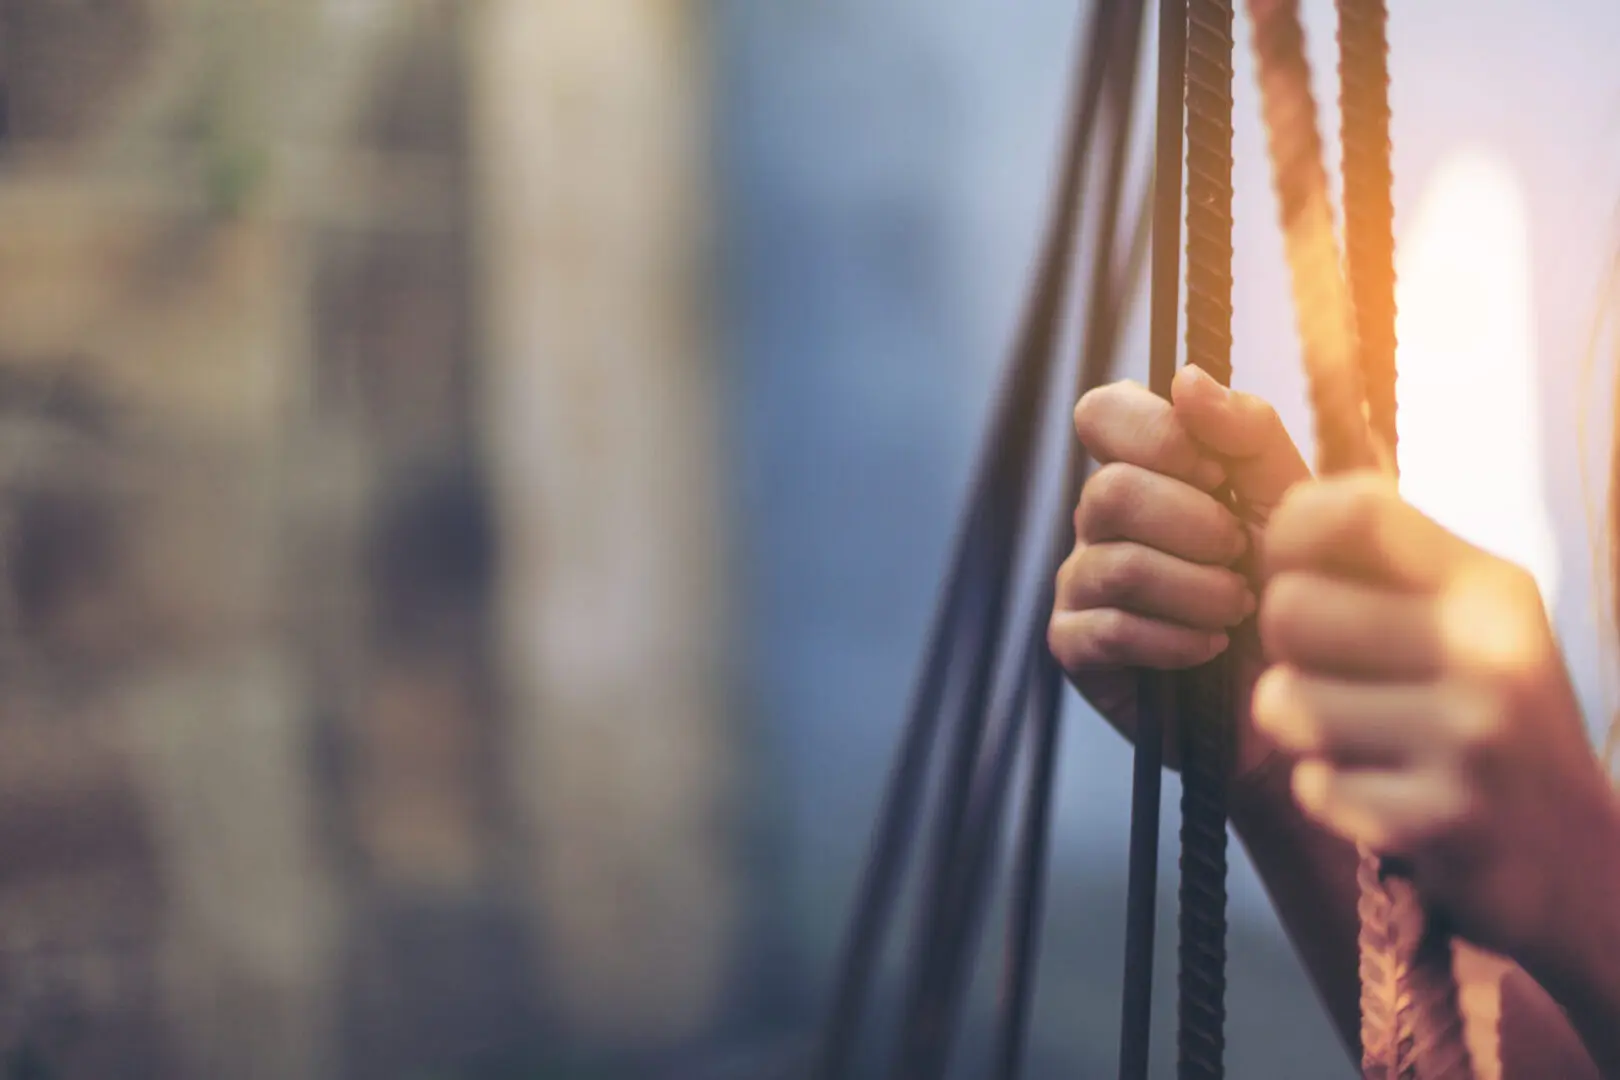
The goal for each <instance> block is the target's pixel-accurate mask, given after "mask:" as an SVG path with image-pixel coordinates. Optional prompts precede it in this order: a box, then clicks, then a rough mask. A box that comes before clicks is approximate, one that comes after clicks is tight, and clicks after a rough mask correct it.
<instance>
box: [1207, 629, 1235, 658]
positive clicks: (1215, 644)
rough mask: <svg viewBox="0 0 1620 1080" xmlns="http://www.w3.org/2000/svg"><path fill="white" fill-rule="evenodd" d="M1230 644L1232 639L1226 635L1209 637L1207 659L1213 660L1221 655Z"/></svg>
mask: <svg viewBox="0 0 1620 1080" xmlns="http://www.w3.org/2000/svg"><path fill="white" fill-rule="evenodd" d="M1231 643H1232V639H1231V638H1230V637H1229V636H1228V635H1226V634H1211V635H1209V658H1210V659H1211V660H1213V659H1215V658H1216V657H1217V656H1219V655H1221V653H1223V652H1225V651H1226V647H1227V646H1228V645H1230V644H1231Z"/></svg>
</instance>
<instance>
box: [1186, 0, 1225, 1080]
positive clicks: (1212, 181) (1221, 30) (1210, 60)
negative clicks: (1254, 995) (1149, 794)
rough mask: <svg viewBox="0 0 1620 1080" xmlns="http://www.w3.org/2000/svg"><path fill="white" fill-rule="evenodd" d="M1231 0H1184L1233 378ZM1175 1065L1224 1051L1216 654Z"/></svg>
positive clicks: (1197, 345)
mask: <svg viewBox="0 0 1620 1080" xmlns="http://www.w3.org/2000/svg"><path fill="white" fill-rule="evenodd" d="M1232 23H1233V8H1232V0H1189V3H1188V6H1187V331H1186V340H1187V362H1188V363H1190V364H1196V365H1198V366H1199V367H1201V368H1203V369H1204V370H1205V371H1207V372H1208V373H1209V374H1210V375H1212V376H1213V377H1214V378H1215V379H1217V380H1218V381H1219V382H1221V383H1222V384H1229V383H1230V382H1231V380H1232V49H1233V41H1232ZM1182 687H1183V689H1182V691H1181V693H1180V695H1179V696H1180V699H1181V702H1182V706H1183V712H1182V716H1181V721H1180V723H1181V727H1180V736H1181V914H1180V938H1181V940H1180V950H1179V961H1180V971H1179V986H1178V989H1179V994H1178V1008H1179V1024H1178V1026H1177V1047H1176V1050H1177V1073H1178V1075H1179V1076H1180V1077H1182V1080H1218V1078H1219V1077H1221V1076H1222V1075H1223V1072H1224V1060H1225V1051H1226V873H1227V866H1226V843H1227V841H1226V784H1227V778H1228V776H1229V775H1230V771H1231V755H1232V718H1233V710H1232V691H1231V680H1230V672H1229V670H1228V663H1227V659H1226V658H1225V657H1221V658H1219V659H1217V660H1215V661H1214V662H1213V663H1210V664H1206V665H1204V666H1203V667H1200V668H1197V669H1194V670H1193V671H1190V672H1187V673H1185V674H1184V675H1183V676H1182Z"/></svg>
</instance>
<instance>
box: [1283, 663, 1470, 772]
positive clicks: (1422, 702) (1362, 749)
mask: <svg viewBox="0 0 1620 1080" xmlns="http://www.w3.org/2000/svg"><path fill="white" fill-rule="evenodd" d="M1442 696H1443V695H1441V694H1439V693H1437V692H1436V691H1435V689H1434V687H1433V685H1432V684H1427V683H1419V684H1394V685H1389V684H1382V683H1380V684H1369V683H1352V682H1343V681H1340V680H1336V679H1324V678H1317V677H1313V676H1310V675H1305V674H1302V673H1301V672H1300V671H1299V670H1298V669H1296V668H1292V667H1288V666H1286V665H1277V666H1275V667H1272V668H1269V669H1268V670H1267V671H1266V672H1265V674H1263V675H1261V676H1260V678H1259V679H1258V680H1257V681H1256V682H1255V685H1254V698H1253V700H1252V704H1251V710H1252V712H1253V715H1254V722H1255V725H1256V727H1258V728H1259V729H1260V730H1261V731H1263V732H1265V734H1266V735H1268V736H1269V737H1270V738H1271V739H1272V741H1274V742H1275V743H1276V744H1277V745H1278V747H1280V748H1281V749H1283V750H1284V751H1286V752H1287V753H1290V754H1293V755H1296V756H1299V757H1312V758H1319V759H1321V760H1323V761H1326V762H1328V763H1329V764H1331V765H1333V766H1334V767H1335V768H1340V769H1367V768H1386V769H1387V768H1401V767H1411V766H1414V765H1415V764H1417V763H1420V762H1422V761H1425V760H1434V759H1439V758H1442V757H1443V756H1445V754H1446V752H1447V750H1448V749H1450V748H1451V747H1453V745H1454V743H1455V740H1454V739H1453V738H1452V731H1453V729H1452V726H1451V724H1450V722H1449V716H1448V714H1449V711H1450V710H1449V706H1448V705H1447V704H1446V703H1445V702H1444V701H1443V700H1441V697H1442Z"/></svg>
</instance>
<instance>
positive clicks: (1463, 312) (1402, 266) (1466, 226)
mask: <svg viewBox="0 0 1620 1080" xmlns="http://www.w3.org/2000/svg"><path fill="white" fill-rule="evenodd" d="M1398 269H1399V274H1400V285H1399V288H1398V300H1399V304H1400V315H1399V321H1398V324H1397V329H1398V333H1399V336H1400V348H1399V352H1398V354H1397V363H1398V366H1399V374H1400V383H1399V402H1400V410H1401V417H1400V427H1401V447H1400V449H1401V455H1400V456H1401V466H1402V483H1401V488H1402V491H1403V492H1404V493H1405V495H1406V497H1407V498H1408V499H1410V500H1411V501H1412V502H1413V503H1414V504H1415V505H1417V506H1418V507H1419V508H1420V509H1422V510H1423V511H1425V512H1426V513H1428V514H1430V515H1432V516H1433V517H1434V518H1436V519H1437V520H1438V521H1440V522H1441V524H1443V525H1445V526H1446V527H1448V528H1450V529H1451V530H1452V531H1454V532H1456V533H1458V534H1459V535H1461V536H1463V537H1465V538H1466V539H1468V540H1469V541H1471V542H1473V543H1475V544H1477V545H1479V546H1480V547H1482V548H1485V549H1487V550H1489V551H1491V552H1493V553H1495V554H1497V555H1500V556H1502V557H1503V558H1507V559H1510V560H1512V561H1514V562H1516V563H1518V564H1519V565H1521V566H1523V567H1525V568H1526V569H1528V570H1529V571H1530V572H1531V573H1532V574H1534V575H1535V577H1536V580H1537V582H1538V583H1539V584H1540V586H1541V591H1542V596H1543V598H1544V599H1545V600H1546V601H1547V602H1548V603H1551V601H1552V598H1553V595H1554V593H1555V591H1556V589H1557V584H1558V554H1557V546H1556V543H1555V540H1554V536H1553V532H1552V528H1551V524H1550V522H1549V518H1548V514H1547V507H1546V499H1545V492H1544V490H1543V484H1542V471H1541V467H1542V452H1541V451H1542V442H1541V424H1540V415H1539V407H1540V393H1539V387H1538V385H1537V373H1536V348H1535V328H1534V319H1533V315H1532V302H1533V295H1532V291H1531V265H1530V223H1529V214H1528V211H1527V209H1526V206H1525V196H1524V189H1523V185H1522V184H1521V183H1520V182H1519V180H1518V178H1517V177H1516V176H1515V175H1514V173H1513V171H1512V170H1511V169H1510V168H1509V167H1508V165H1507V164H1506V163H1505V162H1503V161H1502V160H1501V159H1499V158H1497V157H1494V156H1491V155H1489V154H1485V153H1479V152H1466V153H1460V154H1457V155H1456V156H1454V157H1452V158H1451V159H1449V160H1448V161H1446V162H1445V163H1444V164H1443V165H1442V166H1441V167H1440V169H1439V170H1438V171H1437V172H1436V174H1435V175H1434V177H1433V179H1432V180H1431V181H1430V182H1429V185H1428V190H1427V192H1426V193H1425V195H1424V198H1423V200H1422V202H1421V203H1420V205H1419V207H1418V210H1417V213H1416V214H1415V216H1414V218H1413V220H1412V225H1411V227H1410V228H1408V229H1405V230H1403V233H1402V237H1401V245H1400V259H1399V265H1398Z"/></svg>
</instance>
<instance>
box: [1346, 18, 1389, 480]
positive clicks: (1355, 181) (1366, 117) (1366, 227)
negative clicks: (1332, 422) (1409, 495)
mask: <svg viewBox="0 0 1620 1080" xmlns="http://www.w3.org/2000/svg"><path fill="white" fill-rule="evenodd" d="M1338 11H1339V117H1340V126H1339V131H1340V139H1341V142H1342V144H1343V149H1344V166H1343V172H1344V246H1345V256H1346V266H1345V269H1346V272H1347V274H1348V276H1349V280H1350V295H1351V298H1352V299H1353V301H1354V303H1355V312H1356V333H1357V336H1358V338H1359V339H1360V343H1361V370H1362V372H1363V374H1364V377H1365V390H1366V395H1367V418H1368V420H1369V422H1370V423H1371V424H1372V429H1373V433H1374V434H1375V435H1377V436H1378V439H1379V441H1380V442H1381V443H1382V444H1383V447H1384V449H1385V450H1387V451H1388V454H1389V458H1390V462H1391V463H1392V464H1393V462H1394V461H1395V459H1396V440H1397V433H1396V423H1395V411H1396V410H1395V204H1394V193H1393V171H1392V169H1391V167H1390V137H1389V122H1390V112H1389V34H1388V30H1389V17H1388V13H1387V12H1386V11H1385V8H1384V0H1339V4H1338Z"/></svg>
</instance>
